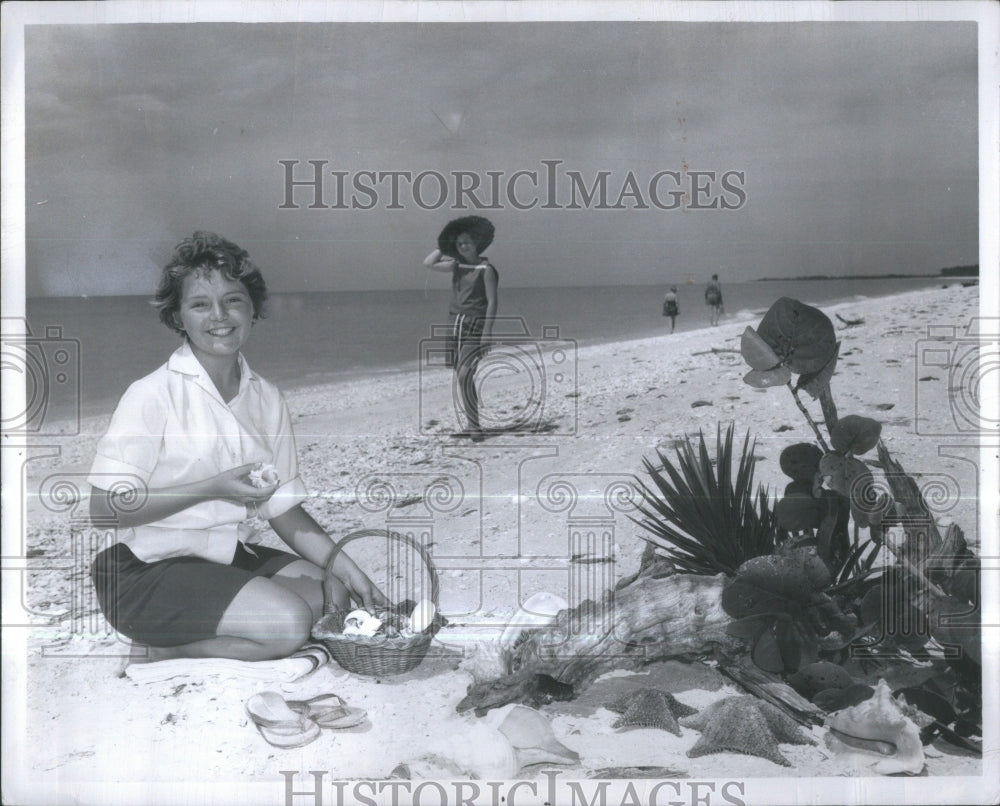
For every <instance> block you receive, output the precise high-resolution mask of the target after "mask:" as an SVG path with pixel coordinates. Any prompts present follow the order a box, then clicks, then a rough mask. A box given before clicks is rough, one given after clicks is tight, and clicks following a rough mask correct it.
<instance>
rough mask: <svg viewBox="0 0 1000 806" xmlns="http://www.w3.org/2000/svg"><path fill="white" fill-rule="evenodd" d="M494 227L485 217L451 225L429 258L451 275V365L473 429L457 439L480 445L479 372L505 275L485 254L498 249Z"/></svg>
mask: <svg viewBox="0 0 1000 806" xmlns="http://www.w3.org/2000/svg"><path fill="white" fill-rule="evenodd" d="M493 234H494V229H493V224H492V223H490V221H489V220H488V219H486V218H483V217H482V216H465V217H463V218H456V219H455V220H454V221H450V222H449V223H448V224H446V225H445V227H444V229H442V230H441V234H440V235H438V248H437V249H435V250H434V251H433V252H431V253H430V254H429V255H428V256H427V257H426V258H424V265H425V266H426V267H427V268H429V269H433V270H434V271H441V272H447V273H449V274H451V304H450V305H449V307H448V313H449V314H450V315H451V318H452V319H451V329H450V331H449V344H448V350H447V354H448V361H449V365H450V366H452V367H454V369H455V381H456V383H457V385H458V393H459V399H460V400H461V403H462V408H463V410H464V414H465V418H466V420H467V426H466V427H465V429H464V430H462V431H460V432H458V433H457V434H455V436H458V437H468V438H470V439H472V440H473V441H476V442H479V441H481V440H482V439H483V437H484V434H483V429H482V427H481V425H480V420H479V393H478V392H477V390H476V377H475V376H476V368H477V366H478V365H479V361H480V360H481V359H482V357H483V355H485V353H486V350H488V349H489V340H490V339H491V338H492V335H493V321H494V319H495V317H496V314H497V287H498V284H499V275H498V274H497V270H496V268H495V267H494V266H493V264H492V263H490V261H489V258H487V257H486V256H485V255H483V252H484V251H485V250H486V249H487V248H488V247H489V245H490V244H491V243H493Z"/></svg>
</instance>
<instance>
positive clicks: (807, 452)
mask: <svg viewBox="0 0 1000 806" xmlns="http://www.w3.org/2000/svg"><path fill="white" fill-rule="evenodd" d="M822 458H823V451H821V450H820V449H819V448H818V447H817V446H816V445H813V444H812V443H811V442H796V443H795V444H794V445H789V446H788V447H787V448H785V449H784V450H783V451H782V452H781V458H780V459H779V460H778V462H779V464H780V465H781V472H782V473H784V474H785V475H786V476H788V477H789V478H791V479H794V480H795V481H802V482H809V483H810V484H811V483H812V479H813V476H815V475H816V471H818V470H819V460H820V459H822Z"/></svg>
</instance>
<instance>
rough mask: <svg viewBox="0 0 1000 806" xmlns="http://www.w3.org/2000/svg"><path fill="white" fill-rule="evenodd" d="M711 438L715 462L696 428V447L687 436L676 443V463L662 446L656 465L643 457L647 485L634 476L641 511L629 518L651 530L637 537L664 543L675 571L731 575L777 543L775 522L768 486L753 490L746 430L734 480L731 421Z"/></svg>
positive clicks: (638, 506)
mask: <svg viewBox="0 0 1000 806" xmlns="http://www.w3.org/2000/svg"><path fill="white" fill-rule="evenodd" d="M715 440H716V449H715V464H714V466H713V464H712V459H711V457H710V456H709V453H708V447H707V446H706V444H705V436H704V434H702V433H701V432H699V433H698V445H697V446H695V445H693V444H692V442H691V440H690V439H687V438H686V439H685V441H684V444H683V445H681V446H679V447H678V448H677V449H676V453H677V463H676V465H674V464H673V463H672V462H671V460H670V458H669V457H668V456H667V455H666V454H665V453H663V452H662V451H660V450H657V451H656V453H657V456H658V457H659V460H660V465H661V467H662V469H661V467H657V466H655V465H653V463H652V462H650V461H649V460H648V459H643V465H644V466H645V468H646V472H647V473H648V474H649V476H650V478H651V479H652V482H653V486H652V487H650V486H648V485H646V484H645V483H643V482H642V481H639V482H638V486H639V490H640V492H641V493H642V501H641V503H639V504H637V505H636V508H637V509H638V510H639V512H641V513H642V515H643V516H644V517H643V518H642V519H641V520H640V519H638V518H632V520H633V521H635V522H636V523H637V524H639V525H640V526H642V527H643V528H644V529H645V530H646V531H647V532H649V534H641V535H640V537H641V538H642V539H643V540H646V541H648V542H650V543H653V544H654V545H656V546H659V547H660V548H662V549H663V550H664V551H665V553H666V554H667V556H668V557H669V558H670V561H671V562H672V563H673V564H674V567H675V568H676V569H677V570H678V571H679V572H681V573H686V574H702V575H710V576H712V575H715V574H718V573H719V572H720V571H721V572H725V573H726V574H730V575H732V574H735V573H736V569H737V568H739V566H740V565H741V564H742V563H743V562H744V561H746V560H749V559H750V558H751V557H757V556H759V555H761V554H770V553H771V552H772V551H773V550H774V548H775V541H776V536H777V531H778V524H777V520H776V518H775V516H774V511H773V509H772V507H771V503H770V500H769V497H768V494H767V490H765V489H764V488H763V487H758V489H757V490H756V493H755V492H754V490H753V473H754V458H753V448H754V445H753V444H752V443H751V442H750V434H749V432H748V433H747V435H746V437H745V438H744V440H743V451H742V453H741V455H740V458H739V466H738V467H737V468H736V477H735V479H734V478H733V426H732V425H730V426H729V428H728V429H726V433H725V437H723V435H722V427H721V425H720V426H719V427H718V428H717V429H716V436H715Z"/></svg>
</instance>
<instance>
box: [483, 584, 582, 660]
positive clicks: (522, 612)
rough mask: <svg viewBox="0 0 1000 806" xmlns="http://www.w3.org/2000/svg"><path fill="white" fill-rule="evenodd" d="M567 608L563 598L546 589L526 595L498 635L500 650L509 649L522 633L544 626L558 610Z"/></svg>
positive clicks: (554, 617) (553, 619) (554, 616)
mask: <svg viewBox="0 0 1000 806" xmlns="http://www.w3.org/2000/svg"><path fill="white" fill-rule="evenodd" d="M568 608H569V604H568V603H567V602H566V600H565V599H563V598H562V597H561V596H557V595H556V594H554V593H548V592H547V591H542V592H540V593H536V594H534V595H533V596H530V597H528V599H527V600H525V602H524V604H522V605H521V607H520V608H519V609H518V611H517V612H516V613H515V614H514V615H513V616H512V617H511V619H510V621H509V622H507V626H506V627H505V628H504V631H503V633H501V635H500V649H501V652H509V651H511V650H512V649H513V648H514V646H515V644H517V642H518V639H520V638H521V636H522V635H523V634H524V633H526V632H530V631H532V630H540V629H542V628H543V627H546V626H547V625H549V624H551V623H552V622H553V621H555V620H556V616H557V615H558V614H559V611H560V610H566V609H568Z"/></svg>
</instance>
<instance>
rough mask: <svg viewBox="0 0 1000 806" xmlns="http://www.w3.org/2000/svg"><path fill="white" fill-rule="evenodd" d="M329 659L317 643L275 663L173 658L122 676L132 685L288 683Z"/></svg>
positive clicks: (135, 666) (141, 665) (129, 668)
mask: <svg viewBox="0 0 1000 806" xmlns="http://www.w3.org/2000/svg"><path fill="white" fill-rule="evenodd" d="M329 660H330V656H329V654H328V653H327V651H326V649H325V648H324V647H322V646H320V645H318V644H309V645H307V646H304V647H303V648H302V649H300V650H299V651H298V652H296V653H295V654H293V655H289V656H288V657H287V658H279V659H278V660H260V661H243V660H231V659H229V658H175V659H173V660H161V661H154V662H152V663H130V664H128V666H126V667H125V676H126V677H128V678H129V680H132V681H133V682H136V683H157V682H159V681H161V680H169V679H170V678H172V677H209V676H211V675H216V676H222V677H235V678H241V679H243V680H265V681H268V682H274V683H291V682H293V681H295V680H299V679H300V678H303V677H305V676H306V675H308V674H312V672H314V671H316V670H317V669H319V668H320V667H321V666H324V665H325V664H326V663H328V662H329Z"/></svg>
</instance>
